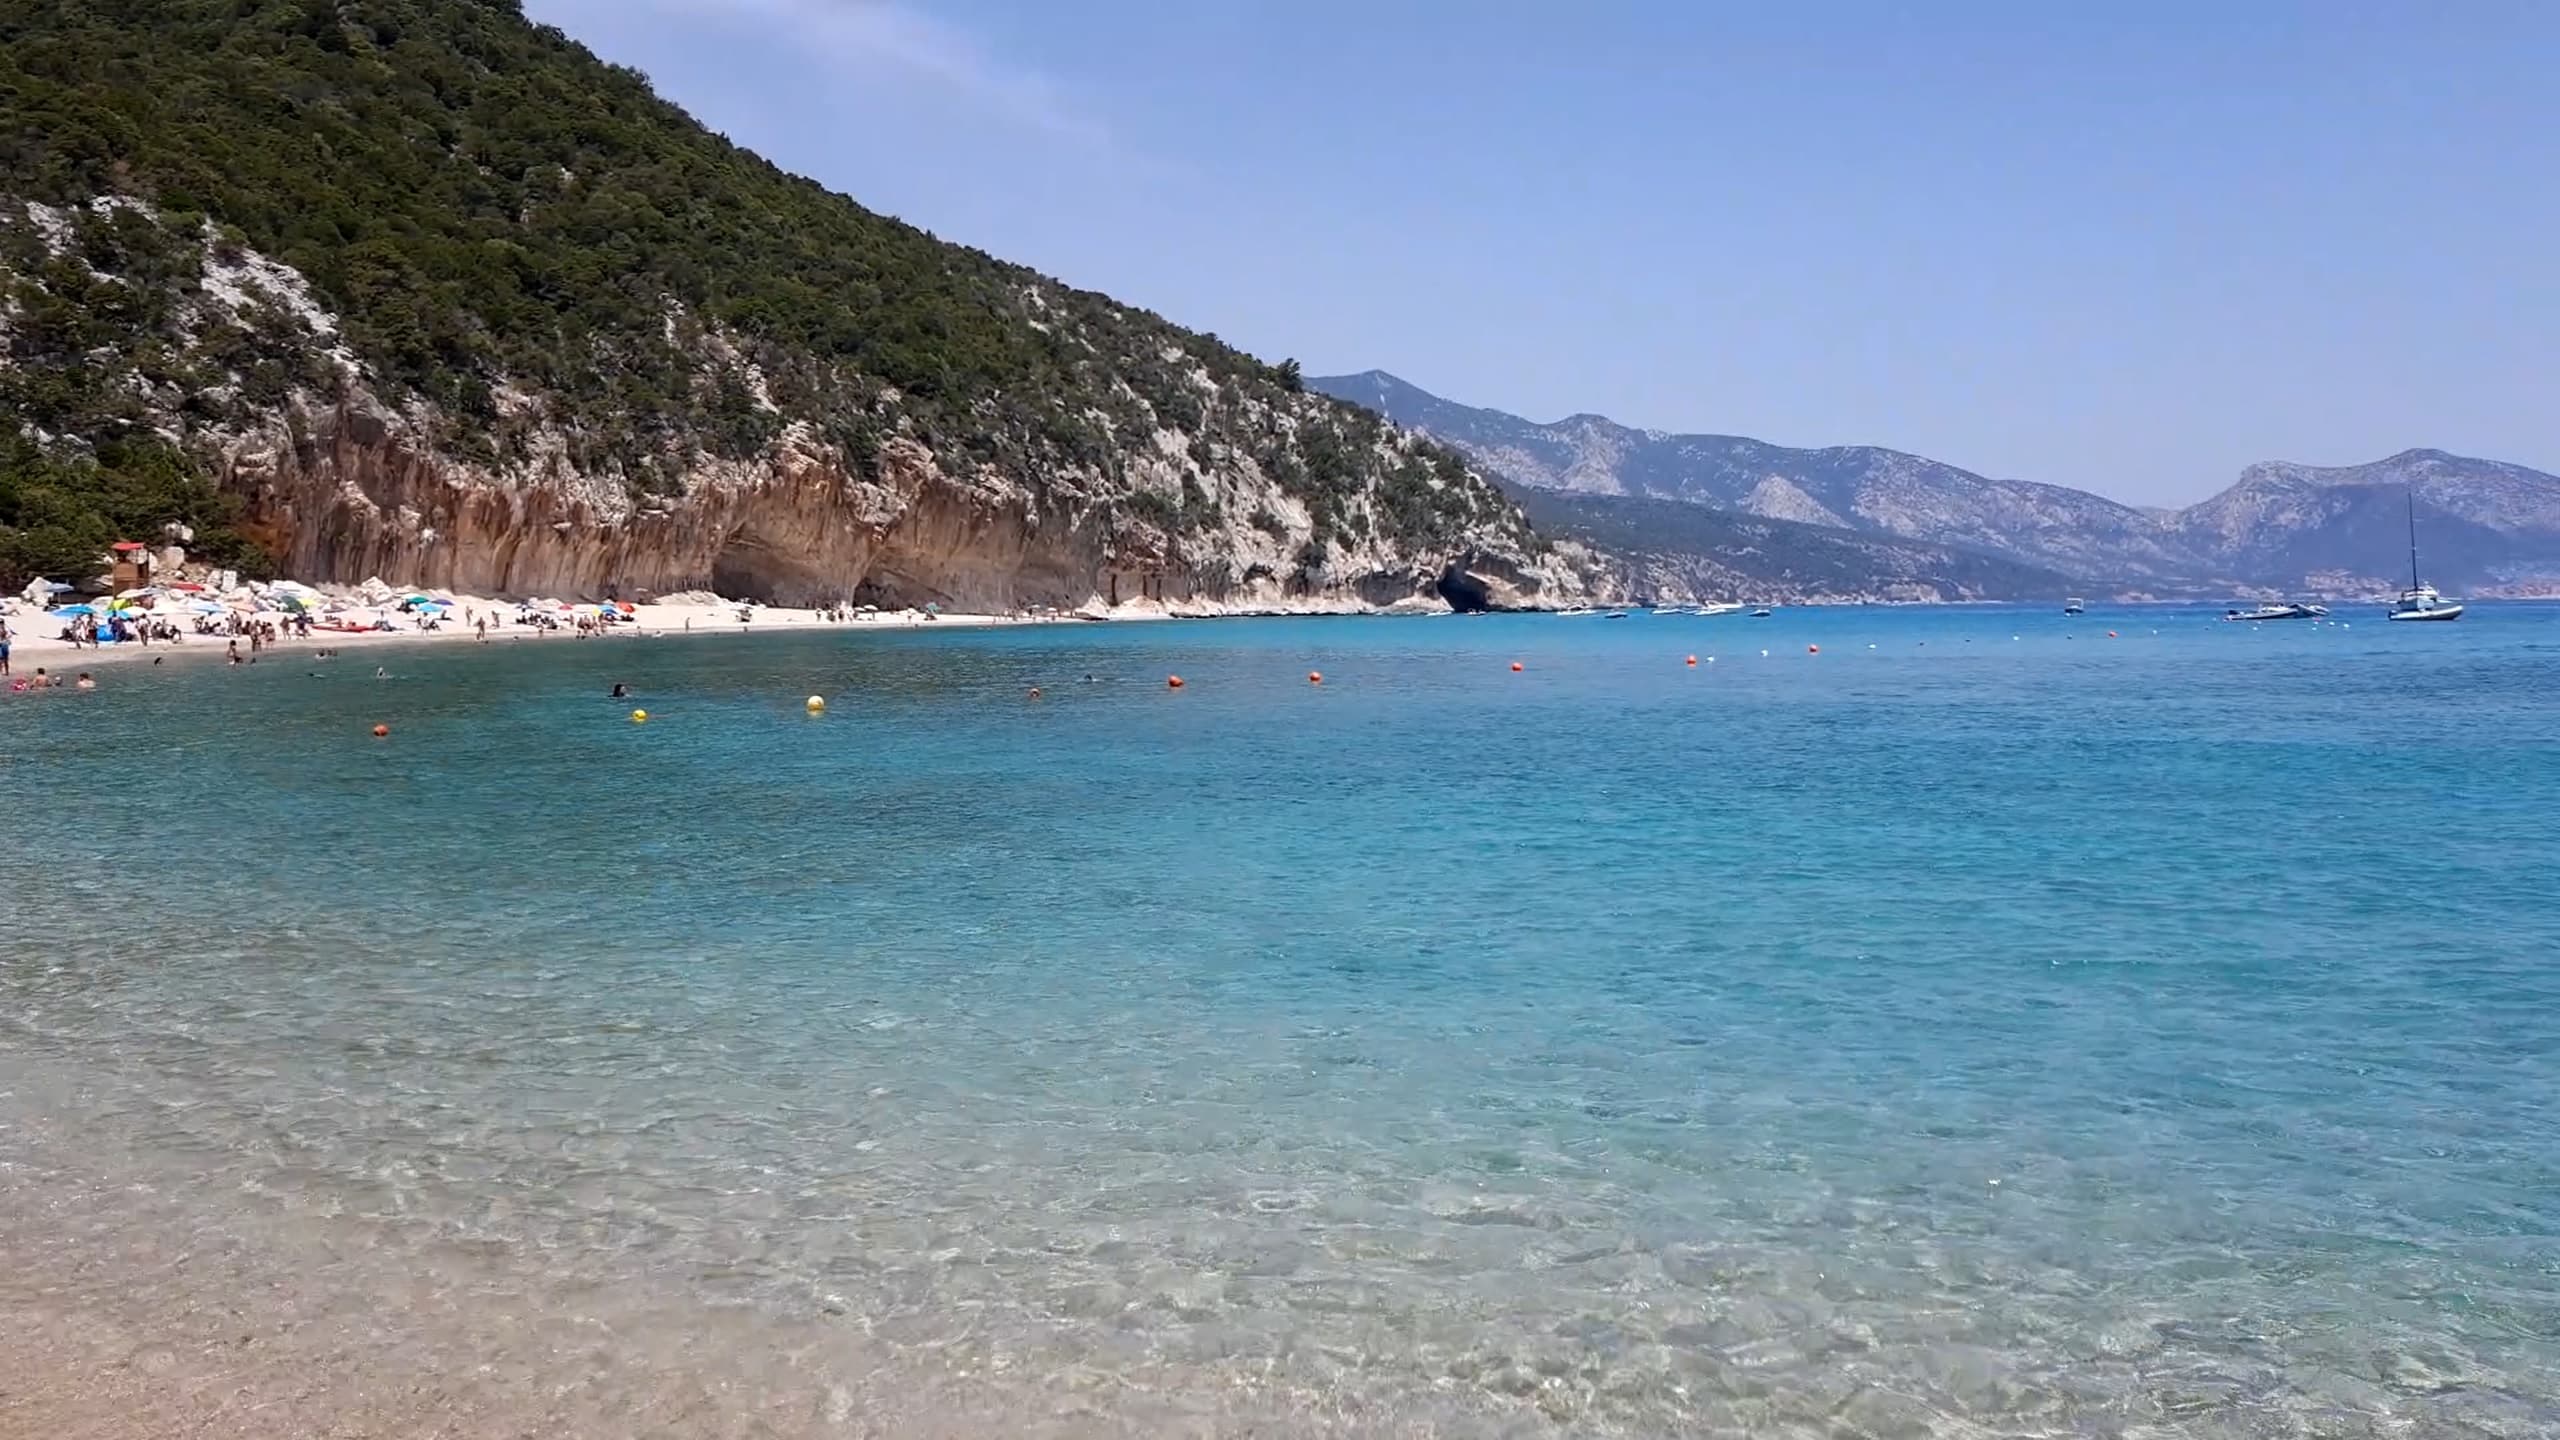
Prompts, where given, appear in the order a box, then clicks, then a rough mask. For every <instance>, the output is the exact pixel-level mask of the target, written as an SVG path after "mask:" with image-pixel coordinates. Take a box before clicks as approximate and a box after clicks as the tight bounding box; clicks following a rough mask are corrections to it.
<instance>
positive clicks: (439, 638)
mask: <svg viewBox="0 0 2560 1440" xmlns="http://www.w3.org/2000/svg"><path fill="white" fill-rule="evenodd" d="M516 605H517V602H515V601H512V600H493V599H489V598H487V597H484V596H471V595H456V596H455V597H454V599H453V605H452V611H453V613H454V615H455V616H456V617H460V616H464V615H475V616H476V615H481V614H487V615H491V616H505V617H509V618H507V619H505V620H503V621H501V622H500V623H496V624H493V625H492V626H491V627H490V630H489V634H488V636H487V639H486V641H485V642H483V640H482V637H481V636H480V635H479V633H478V632H477V631H476V630H475V628H474V627H473V625H472V623H471V622H470V621H468V620H465V619H461V618H452V619H448V620H446V621H445V622H444V623H443V624H442V626H441V627H439V628H438V629H435V630H422V629H418V628H415V627H414V626H410V627H406V628H402V629H396V630H368V631H353V632H340V631H329V630H315V631H313V632H312V633H311V634H310V635H309V636H301V635H292V636H288V637H286V638H283V639H279V640H277V641H275V642H274V643H273V644H272V645H270V646H268V647H266V648H267V649H268V650H272V651H275V652H279V653H282V652H289V651H293V650H307V649H309V648H311V647H320V648H326V649H341V648H343V649H349V650H365V649H374V648H380V647H386V646H394V645H400V646H406V645H455V644H459V645H475V644H481V643H488V644H497V643H500V642H508V643H513V642H517V641H526V640H537V641H575V640H577V639H579V638H580V637H579V636H577V635H576V634H574V633H567V632H561V631H553V630H546V629H541V628H536V627H529V626H524V625H519V624H517V623H515V622H514V620H513V619H512V617H513V615H514V614H515V611H516ZM1450 613H1456V612H1454V611H1447V610H1431V609H1423V608H1419V607H1413V608H1404V607H1396V606H1386V607H1380V606H1365V605H1364V606H1356V607H1354V606H1344V605H1329V604H1311V605H1308V606H1305V607H1303V608H1300V607H1274V606H1259V605H1258V606H1251V607H1237V608H1229V607H1226V606H1220V605H1207V604H1203V605H1187V604H1167V603H1165V602H1162V601H1151V600H1139V601H1131V602H1129V603H1127V604H1123V605H1120V606H1117V607H1114V608H1112V609H1109V610H1102V611H1100V612H1099V613H1097V612H1096V611H1093V610H1084V611H1063V612H1058V613H1055V614H1048V615H997V614H988V613H977V612H972V613H955V614H943V613H935V614H927V613H925V612H923V611H917V610H899V611H873V612H869V613H864V614H855V615H852V616H849V617H848V618H845V619H842V620H833V619H827V618H824V617H823V616H822V615H821V614H820V613H819V612H818V611H817V610H815V609H813V608H805V607H790V606H767V605H759V606H756V607H755V610H754V617H755V618H754V619H752V620H750V621H744V622H742V621H740V620H739V619H738V618H737V605H736V603H735V602H731V601H725V600H722V601H669V602H655V603H651V604H645V605H639V606H636V607H635V610H634V615H633V618H632V619H630V620H626V621H621V622H618V623H616V624H614V625H612V626H611V627H610V628H608V629H606V630H605V631H604V632H603V633H602V634H601V636H590V637H587V638H602V639H607V640H639V639H667V638H686V639H690V638H693V637H696V636H702V637H709V636H719V635H771V634H776V633H780V634H793V635H797V634H806V633H809V632H811V631H884V630H938V629H962V630H983V629H997V628H1011V627H1016V626H1046V625H1092V624H1106V625H1109V624H1143V623H1148V622H1153V621H1165V620H1230V619H1289V618H1318V617H1335V616H1378V615H1384V616H1399V615H1403V616H1411V615H1432V614H1450ZM1523 613H1543V612H1523ZM261 618H262V619H264V618H274V616H273V615H272V614H271V613H269V614H262V615H261ZM0 620H5V621H6V622H7V623H8V625H9V627H10V630H11V640H10V644H11V646H12V651H11V655H10V665H11V673H12V675H30V674H33V673H34V671H35V670H36V669H37V668H38V667H42V668H44V669H45V670H46V672H47V673H48V674H49V675H51V676H53V677H54V678H56V679H63V678H67V677H69V676H73V675H77V674H78V673H79V672H81V671H83V670H92V669H98V668H103V667H108V666H113V667H117V668H120V669H121V668H127V667H130V666H133V665H135V664H137V663H144V662H147V661H155V660H165V659H169V658H172V657H177V658H180V659H183V660H185V661H187V662H189V663H201V662H203V661H208V660H210V661H214V662H219V661H221V660H222V659H223V658H224V657H225V656H226V655H227V654H228V652H229V648H230V644H231V642H232V641H233V640H234V639H236V638H242V637H235V636H231V635H198V634H194V633H192V632H190V633H188V634H187V635H186V636H185V637H184V638H183V639H181V640H178V641H175V642H171V641H160V642H157V643H154V644H151V645H144V644H142V643H141V642H139V641H127V642H125V643H123V644H119V645H112V646H106V647H102V648H100V647H89V646H74V645H73V644H72V643H71V642H70V641H68V640H64V639H62V638H60V637H59V635H58V634H52V633H38V627H39V626H41V627H45V628H46V629H47V630H56V629H58V628H59V622H57V621H55V620H54V619H53V617H52V616H51V615H49V614H47V613H44V612H30V611H28V610H26V609H25V608H23V607H21V609H20V610H19V611H18V612H17V613H14V614H9V615H0ZM244 653H245V652H244ZM261 658H263V655H262V657H261Z"/></svg>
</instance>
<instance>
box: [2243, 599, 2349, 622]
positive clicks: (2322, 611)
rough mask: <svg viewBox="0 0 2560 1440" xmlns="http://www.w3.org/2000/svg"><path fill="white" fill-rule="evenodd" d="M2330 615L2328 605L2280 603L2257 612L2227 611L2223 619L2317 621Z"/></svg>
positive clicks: (2262, 607)
mask: <svg viewBox="0 0 2560 1440" xmlns="http://www.w3.org/2000/svg"><path fill="white" fill-rule="evenodd" d="M2328 613H2329V607H2328V606H2326V605H2298V604H2293V603H2290V602H2285V601H2279V602H2277V603H2276V604H2273V605H2261V606H2259V607H2258V608H2257V609H2255V610H2225V611H2223V612H2222V618H2223V619H2225V620H2317V619H2319V618H2320V617H2321V616H2323V615H2326V614H2328Z"/></svg>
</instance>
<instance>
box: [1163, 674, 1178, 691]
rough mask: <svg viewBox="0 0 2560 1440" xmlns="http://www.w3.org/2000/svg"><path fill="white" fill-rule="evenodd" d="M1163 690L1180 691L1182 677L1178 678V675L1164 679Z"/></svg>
mask: <svg viewBox="0 0 2560 1440" xmlns="http://www.w3.org/2000/svg"><path fill="white" fill-rule="evenodd" d="M1164 688H1166V689H1167V690H1179V689H1181V688H1182V677H1181V676H1179V675H1167V676H1166V677H1164Z"/></svg>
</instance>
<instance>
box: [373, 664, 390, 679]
mask: <svg viewBox="0 0 2560 1440" xmlns="http://www.w3.org/2000/svg"><path fill="white" fill-rule="evenodd" d="M373 678H374V679H376V680H388V679H390V678H391V672H390V671H388V670H385V669H383V668H382V667H381V666H379V665H376V666H374V667H373Z"/></svg>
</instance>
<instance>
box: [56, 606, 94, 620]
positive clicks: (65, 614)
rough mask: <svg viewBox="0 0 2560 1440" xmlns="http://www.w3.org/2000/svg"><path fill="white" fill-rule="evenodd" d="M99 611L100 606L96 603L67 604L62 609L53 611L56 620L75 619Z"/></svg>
mask: <svg viewBox="0 0 2560 1440" xmlns="http://www.w3.org/2000/svg"><path fill="white" fill-rule="evenodd" d="M97 613H98V607H97V606H95V605H65V606H63V607H62V608H61V609H59V610H56V611H54V612H53V618H54V619H56V620H74V619H78V618H79V617H80V616H83V615H95V614H97Z"/></svg>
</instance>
